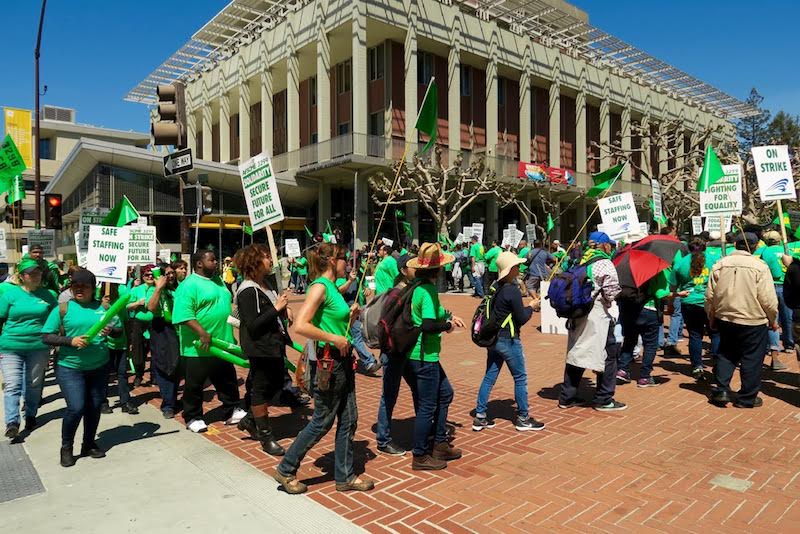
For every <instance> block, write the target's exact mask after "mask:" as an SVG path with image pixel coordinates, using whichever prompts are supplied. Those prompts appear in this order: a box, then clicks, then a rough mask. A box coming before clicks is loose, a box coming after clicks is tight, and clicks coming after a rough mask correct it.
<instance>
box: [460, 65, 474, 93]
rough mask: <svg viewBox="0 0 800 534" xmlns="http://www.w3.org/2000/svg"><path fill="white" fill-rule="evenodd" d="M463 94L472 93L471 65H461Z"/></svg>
mask: <svg viewBox="0 0 800 534" xmlns="http://www.w3.org/2000/svg"><path fill="white" fill-rule="evenodd" d="M460 70H461V76H460V78H461V96H469V95H470V94H472V69H471V68H470V66H469V65H461V66H460Z"/></svg>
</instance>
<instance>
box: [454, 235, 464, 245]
mask: <svg viewBox="0 0 800 534" xmlns="http://www.w3.org/2000/svg"><path fill="white" fill-rule="evenodd" d="M463 242H464V234H461V233H459V234H458V235H457V236H456V240H455V241H453V244H454V245H460V244H461V243H463Z"/></svg>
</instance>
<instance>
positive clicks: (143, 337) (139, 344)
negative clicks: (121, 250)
mask: <svg viewBox="0 0 800 534" xmlns="http://www.w3.org/2000/svg"><path fill="white" fill-rule="evenodd" d="M154 267H155V265H145V266H144V267H142V268H141V271H140V273H141V274H140V278H141V284H139V285H138V286H135V287H133V288H132V289H131V290H130V293H131V300H130V302H129V303H128V311H129V312H130V315H131V318H130V321H129V322H128V327H129V329H130V341H131V361H132V362H133V368H134V369H135V371H136V376H134V378H133V387H135V388H138V387H139V386H140V385H142V379H143V378H144V368H145V360H146V358H147V354H148V353H149V352H150V322H151V321H152V320H153V313H152V312H150V311H149V310H148V309H147V301H148V300H150V297H151V296H152V295H153V292H154V291H155V289H156V288H155V285H154V284H155V279H154V278H153V268H154ZM155 382H156V380H155V373H154V372H153V365H152V363H151V365H150V383H151V384H155Z"/></svg>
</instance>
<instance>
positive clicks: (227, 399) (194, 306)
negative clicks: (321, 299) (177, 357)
mask: <svg viewBox="0 0 800 534" xmlns="http://www.w3.org/2000/svg"><path fill="white" fill-rule="evenodd" d="M192 264H193V267H194V272H193V273H192V274H191V275H189V276H188V277H187V278H186V280H184V281H183V283H181V284H180V285H179V286H178V289H177V290H176V291H175V303H174V305H173V310H172V323H173V324H175V325H177V326H178V338H179V340H180V351H181V356H182V357H183V363H184V364H185V366H186V382H185V384H184V389H183V418H184V420H185V421H186V422H187V424H186V428H188V429H189V430H191V431H192V432H205V431H206V430H208V426H207V425H206V423H205V421H203V388H204V387H205V383H206V380H211V383H212V384H213V385H214V389H216V390H217V396H218V397H219V399H220V401H221V402H222V406H223V408H224V409H225V411H226V413H227V420H226V421H225V424H227V425H235V424H237V423H238V422H239V421H241V420H242V418H243V417H244V416H245V415H246V414H247V413H246V412H245V411H244V410H242V409H241V408H240V407H239V400H240V399H239V385H238V383H237V378H236V370H235V369H234V368H233V364H232V363H228V362H226V361H223V360H221V359H219V358H215V357H214V356H213V355H212V354H211V352H209V350H208V347H209V345H210V344H211V338H212V337H213V338H216V339H220V340H222V341H227V342H228V343H234V342H235V340H234V338H233V330H232V328H231V326H230V325H229V324H228V317H229V316H230V314H231V294H230V293H229V292H228V289H227V288H226V287H225V284H224V283H223V282H222V279H221V278H220V277H219V275H218V274H217V256H216V255H215V254H214V252H213V251H211V250H198V251H197V252H195V253H194V254H193V255H192ZM195 341H198V342H199V344H200V347H197V346H195Z"/></svg>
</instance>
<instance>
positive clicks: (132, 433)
mask: <svg viewBox="0 0 800 534" xmlns="http://www.w3.org/2000/svg"><path fill="white" fill-rule="evenodd" d="M159 428H161V425H159V424H156V423H151V422H149V421H143V422H141V423H135V424H133V425H122V426H118V427H115V428H109V429H108V430H103V431H102V432H100V433H99V434H98V435H97V438H98V439H97V441H98V442H99V444H100V446H102V447H103V448H104V449H106V450H109V449H111V448H113V447H115V446H117V445H123V444H125V443H131V442H133V441H139V440H141V439H149V438H156V437H158V436H166V435H168V434H175V433H177V432H180V431H179V430H171V431H169V432H158V433H157V432H156V431H157V430H158V429H159Z"/></svg>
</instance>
